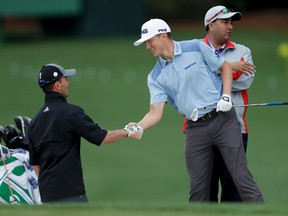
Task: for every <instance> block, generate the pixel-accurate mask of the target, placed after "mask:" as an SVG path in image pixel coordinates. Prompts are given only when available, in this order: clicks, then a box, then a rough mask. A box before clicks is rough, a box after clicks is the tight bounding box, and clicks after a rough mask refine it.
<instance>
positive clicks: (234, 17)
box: [216, 12, 242, 21]
mask: <svg viewBox="0 0 288 216" xmlns="http://www.w3.org/2000/svg"><path fill="white" fill-rule="evenodd" d="M216 18H217V19H228V18H232V20H233V21H239V20H241V18H242V14H241V13H240V12H230V13H227V14H221V15H219V16H217V17H216Z"/></svg>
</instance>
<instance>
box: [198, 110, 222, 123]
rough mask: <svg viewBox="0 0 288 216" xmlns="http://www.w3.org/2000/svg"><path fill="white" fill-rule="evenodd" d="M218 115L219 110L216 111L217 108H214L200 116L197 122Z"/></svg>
mask: <svg viewBox="0 0 288 216" xmlns="http://www.w3.org/2000/svg"><path fill="white" fill-rule="evenodd" d="M217 115H218V112H216V109H214V110H212V111H211V112H209V113H206V114H205V115H204V116H202V117H200V118H198V119H197V122H200V121H205V120H208V119H212V118H214V117H216V116H217Z"/></svg>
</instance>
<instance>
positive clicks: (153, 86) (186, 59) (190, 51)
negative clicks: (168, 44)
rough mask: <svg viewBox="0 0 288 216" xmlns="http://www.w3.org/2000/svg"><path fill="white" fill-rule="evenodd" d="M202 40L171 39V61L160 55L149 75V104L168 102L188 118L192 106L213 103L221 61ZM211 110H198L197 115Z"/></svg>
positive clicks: (219, 84) (218, 87)
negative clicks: (172, 44) (172, 51)
mask: <svg viewBox="0 0 288 216" xmlns="http://www.w3.org/2000/svg"><path fill="white" fill-rule="evenodd" d="M224 61H225V60H224V58H222V57H221V56H220V57H219V58H218V57H217V56H216V55H215V53H214V51H213V50H212V49H211V48H210V47H209V46H207V45H206V44H205V43H204V42H203V40H200V39H199V40H198V39H194V40H189V41H181V42H176V41H174V56H173V60H172V61H167V60H165V59H163V58H162V57H159V58H158V60H157V62H156V64H155V66H154V68H153V70H152V71H151V72H150V73H149V75H148V87H149V91H150V104H156V103H163V102H168V100H169V101H170V102H171V104H172V106H173V107H174V108H175V109H176V110H177V112H179V113H180V114H181V115H185V117H186V118H187V119H190V115H191V113H192V111H193V110H194V109H195V108H200V107H206V106H216V105H217V102H218V101H219V100H220V98H221V95H222V81H221V79H220V78H219V77H218V76H217V74H216V73H215V72H214V71H215V70H216V69H217V68H219V67H220V66H221V65H222V64H223V63H224ZM211 110H212V109H199V117H201V116H203V115H204V114H205V113H207V112H210V111H211Z"/></svg>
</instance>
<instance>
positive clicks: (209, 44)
mask: <svg viewBox="0 0 288 216" xmlns="http://www.w3.org/2000/svg"><path fill="white" fill-rule="evenodd" d="M203 41H204V43H206V44H207V45H208V46H210V47H211V48H213V49H214V50H215V48H214V47H213V45H212V44H211V43H210V39H209V36H208V35H206V37H205V38H204V39H203ZM220 49H235V46H234V44H233V43H232V42H231V41H230V40H228V41H227V43H226V44H223V46H222V47H221V48H220Z"/></svg>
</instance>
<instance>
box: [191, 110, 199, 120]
mask: <svg viewBox="0 0 288 216" xmlns="http://www.w3.org/2000/svg"><path fill="white" fill-rule="evenodd" d="M190 118H191V120H192V121H197V120H198V109H197V108H195V109H194V110H193V112H192V113H191V115H190Z"/></svg>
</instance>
